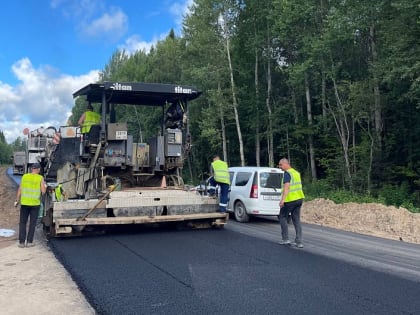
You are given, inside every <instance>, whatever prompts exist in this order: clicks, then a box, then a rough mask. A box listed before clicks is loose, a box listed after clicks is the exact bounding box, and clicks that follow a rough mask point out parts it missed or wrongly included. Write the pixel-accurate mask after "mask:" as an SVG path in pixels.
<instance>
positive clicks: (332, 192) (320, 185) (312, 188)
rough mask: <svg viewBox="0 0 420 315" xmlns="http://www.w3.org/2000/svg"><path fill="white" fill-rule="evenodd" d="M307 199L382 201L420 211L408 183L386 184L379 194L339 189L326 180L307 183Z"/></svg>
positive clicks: (341, 201) (360, 201)
mask: <svg viewBox="0 0 420 315" xmlns="http://www.w3.org/2000/svg"><path fill="white" fill-rule="evenodd" d="M303 190H304V193H305V197H306V198H305V200H308V201H309V200H313V199H316V198H324V199H329V200H332V201H334V202H335V203H337V204H341V203H346V202H356V203H380V204H384V205H387V206H391V205H392V206H395V207H397V208H399V207H404V208H406V209H408V210H409V211H410V212H413V213H415V212H417V213H420V208H419V207H416V206H415V204H416V203H415V195H414V194H410V193H409V189H408V186H407V184H402V185H399V186H398V185H386V186H384V187H383V188H382V189H381V190H380V192H379V194H378V196H377V197H376V196H373V195H371V194H367V193H366V194H362V193H355V192H351V191H349V190H344V189H337V188H334V187H331V186H330V185H328V183H327V182H326V181H324V180H319V181H316V182H313V183H309V184H305V183H304V187H303Z"/></svg>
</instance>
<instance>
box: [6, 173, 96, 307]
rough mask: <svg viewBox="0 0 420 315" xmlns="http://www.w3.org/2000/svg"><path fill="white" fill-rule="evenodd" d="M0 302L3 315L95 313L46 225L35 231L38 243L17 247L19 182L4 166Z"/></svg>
mask: <svg viewBox="0 0 420 315" xmlns="http://www.w3.org/2000/svg"><path fill="white" fill-rule="evenodd" d="M0 185H1V186H2V189H1V193H0V231H3V232H4V231H11V230H14V231H16V233H15V234H14V235H12V236H9V237H4V236H0V290H1V294H0V305H1V312H0V313H1V314H2V315H12V314H13V315H15V314H16V315H32V314H43V315H50V314H51V315H53V314H54V315H56V314H75V315H85V314H86V315H89V314H95V311H94V309H93V308H92V307H91V306H90V305H89V303H88V302H87V301H86V299H85V297H84V296H83V295H82V293H81V292H80V290H79V288H78V287H77V286H76V284H75V283H74V282H73V280H72V279H71V277H70V275H69V274H68V273H67V271H66V270H65V269H64V267H63V266H62V265H61V264H60V263H59V262H58V261H57V260H56V258H55V257H54V254H53V253H52V252H51V251H50V249H49V248H48V246H47V242H46V239H45V238H44V236H43V234H42V228H41V227H37V230H36V233H35V242H36V246H35V247H31V248H19V247H17V231H18V228H17V227H18V225H19V210H18V208H15V207H14V206H13V202H14V200H15V198H16V189H17V186H16V184H15V183H14V182H13V181H12V180H11V179H10V178H9V176H7V168H5V167H0Z"/></svg>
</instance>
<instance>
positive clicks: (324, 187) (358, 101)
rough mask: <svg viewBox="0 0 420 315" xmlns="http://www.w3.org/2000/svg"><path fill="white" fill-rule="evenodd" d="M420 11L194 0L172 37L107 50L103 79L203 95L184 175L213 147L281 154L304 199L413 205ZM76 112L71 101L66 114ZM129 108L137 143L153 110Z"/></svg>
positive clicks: (232, 160) (244, 155) (324, 2)
mask: <svg viewBox="0 0 420 315" xmlns="http://www.w3.org/2000/svg"><path fill="white" fill-rule="evenodd" d="M419 12H420V1H419V0H376V1H360V0H338V1H331V0H293V1H290V0H264V1H263V0H195V1H194V3H193V5H192V7H191V10H190V12H189V14H188V15H186V16H185V17H184V19H183V29H182V34H181V35H179V36H177V35H176V34H175V32H174V31H170V32H169V34H168V35H167V37H166V38H165V39H163V40H161V41H159V42H158V43H157V44H156V45H155V46H154V47H153V48H152V49H151V50H150V51H149V52H146V51H137V52H136V53H134V54H128V53H127V52H125V51H121V50H117V51H115V52H114V54H113V55H112V56H110V59H109V62H108V64H106V65H105V66H104V68H103V71H102V73H101V80H102V81H119V82H158V83H172V84H183V85H194V86H196V87H198V88H199V89H200V90H201V91H202V92H203V94H202V96H201V97H200V98H198V99H197V100H194V101H193V102H191V103H190V104H189V105H190V106H189V112H188V113H187V115H188V119H189V121H190V133H191V135H192V143H193V146H192V151H191V154H190V156H189V157H188V160H187V161H186V163H185V167H184V180H185V181H186V182H190V183H197V182H198V181H200V180H201V179H202V178H203V177H205V172H207V171H208V165H209V159H210V157H211V156H212V155H213V154H215V153H218V154H220V156H221V157H222V158H223V159H224V160H225V161H227V162H228V164H229V165H230V166H240V165H257V166H276V165H277V162H278V160H279V159H280V158H283V157H287V158H289V159H290V161H291V163H292V165H293V166H294V168H296V169H297V170H299V171H300V172H301V173H302V176H303V178H304V188H305V191H306V192H307V195H308V196H312V197H317V196H326V197H330V198H331V199H334V200H336V201H348V200H347V199H349V198H350V199H352V200H356V201H369V200H381V201H383V202H384V203H386V204H393V205H397V206H404V207H406V208H408V209H410V210H412V211H417V210H418V209H419V207H420V179H419V175H420V114H419V110H420V102H419V100H420V78H419V73H420V58H419V56H420V47H419V34H420V15H419ZM82 111H83V104H81V102H76V104H75V106H74V108H73V115H72V117H74V119H77V118H76V117H79V116H80V113H81V112H82ZM133 111H134V110H133V108H132V107H129V106H127V107H124V108H122V109H121V110H120V111H118V112H117V119H118V121H126V122H128V125H129V131H130V133H131V134H133V135H134V138H135V141H139V138H146V139H147V138H148V137H149V136H151V135H153V134H154V133H156V121H157V120H158V119H159V117H160V116H159V115H160V112H152V111H151V110H150V108H148V109H147V111H146V110H144V111H143V109H142V108H140V109H136V110H135V112H133ZM3 138H4V137H3ZM2 141H4V139H3V140H2V139H1V137H0V143H1V142H2ZM344 199H346V200H344Z"/></svg>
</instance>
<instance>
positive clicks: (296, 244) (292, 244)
mask: <svg viewBox="0 0 420 315" xmlns="http://www.w3.org/2000/svg"><path fill="white" fill-rule="evenodd" d="M290 246H294V247H297V248H303V244H302V243H296V242H292V243H290Z"/></svg>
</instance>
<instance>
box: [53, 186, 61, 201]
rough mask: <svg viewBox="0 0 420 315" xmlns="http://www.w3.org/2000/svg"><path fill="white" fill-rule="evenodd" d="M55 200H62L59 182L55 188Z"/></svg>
mask: <svg viewBox="0 0 420 315" xmlns="http://www.w3.org/2000/svg"><path fill="white" fill-rule="evenodd" d="M54 191H55V200H56V201H63V194H62V193H61V184H59V185H58V186H57V187H56V188H55V189H54Z"/></svg>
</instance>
